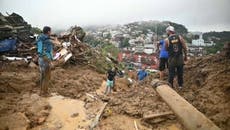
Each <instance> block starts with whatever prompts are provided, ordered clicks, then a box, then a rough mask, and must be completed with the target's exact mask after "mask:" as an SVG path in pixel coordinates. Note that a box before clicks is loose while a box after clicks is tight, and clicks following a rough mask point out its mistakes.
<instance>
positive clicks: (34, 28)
mask: <svg viewBox="0 0 230 130" xmlns="http://www.w3.org/2000/svg"><path fill="white" fill-rule="evenodd" d="M31 31H32V33H36V34H41V33H42V30H41V29H40V28H38V27H32V29H31Z"/></svg>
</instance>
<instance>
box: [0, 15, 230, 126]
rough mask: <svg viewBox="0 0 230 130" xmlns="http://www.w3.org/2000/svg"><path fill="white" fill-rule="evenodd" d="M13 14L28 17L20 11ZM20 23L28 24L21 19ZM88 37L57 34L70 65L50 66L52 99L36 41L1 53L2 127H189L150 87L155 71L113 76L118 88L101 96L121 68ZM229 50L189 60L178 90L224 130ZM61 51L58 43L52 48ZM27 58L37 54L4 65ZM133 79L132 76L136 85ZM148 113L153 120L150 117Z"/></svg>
mask: <svg viewBox="0 0 230 130" xmlns="http://www.w3.org/2000/svg"><path fill="white" fill-rule="evenodd" d="M1 17H3V16H2V15H1ZM11 17H13V18H14V17H15V18H19V19H20V20H21V21H22V20H23V19H22V18H21V17H19V16H18V15H16V14H13V15H12V16H9V18H11ZM4 18H5V17H4ZM7 18H8V17H6V19H7ZM22 23H23V25H27V23H26V22H25V21H24V20H23V21H22ZM1 24H3V25H4V27H5V24H9V23H8V22H7V20H5V22H1ZM10 24H12V23H10ZM28 26H29V25H28ZM7 28H8V27H7ZM11 28H12V29H14V27H11ZM3 31H4V30H3ZM20 34H21V33H20ZM11 35H13V34H11V33H10V36H11ZM84 36H85V33H84V31H83V30H82V28H80V27H78V26H75V27H72V28H71V29H70V33H68V34H65V35H63V36H60V37H58V39H59V41H60V42H61V43H63V41H65V42H70V46H69V47H68V48H67V49H66V50H65V51H68V53H71V54H72V57H71V58H70V59H69V60H68V61H67V62H66V63H65V64H63V63H59V62H57V64H58V66H56V67H55V68H53V70H52V77H51V81H50V88H49V93H50V95H49V96H48V97H41V96H39V90H40V88H39V69H38V66H37V65H36V57H34V54H35V53H36V46H35V44H31V43H27V44H25V43H24V42H22V39H21V41H20V42H19V44H18V45H17V49H16V52H14V53H12V52H10V53H8V52H7V53H3V54H4V55H5V57H4V56H2V55H1V58H0V130H8V129H9V130H12V129H17V130H26V129H31V130H40V129H47V130H57V129H63V130H72V129H73V130H75V129H76V130H83V129H92V128H94V129H98V130H135V129H140V130H150V129H158V130H165V129H169V130H175V129H176V130H177V129H179V130H182V129H184V127H183V125H182V124H181V123H180V121H179V120H178V119H177V117H176V116H175V115H174V114H173V113H172V111H171V110H170V108H169V107H168V106H167V104H166V103H165V102H164V101H163V100H162V99H161V98H160V96H158V94H157V93H156V91H155V90H154V89H153V88H152V87H151V85H150V83H151V81H152V79H154V78H158V76H157V74H153V75H150V76H149V77H148V78H147V79H146V81H145V82H143V83H138V82H136V81H135V79H136V72H135V71H133V72H128V71H127V72H126V77H123V78H117V79H116V85H115V88H116V91H114V92H113V93H112V94H110V95H108V96H106V95H104V91H105V86H106V82H105V80H106V76H105V74H102V73H105V72H106V69H107V68H109V67H111V66H114V64H116V66H119V64H118V63H117V61H116V60H115V59H114V58H112V57H109V56H105V55H103V54H102V53H101V52H100V50H99V49H95V48H91V47H89V46H88V45H87V44H86V43H83V42H82V41H83V38H84ZM6 37H8V36H6ZM4 38H5V37H4ZM18 40H20V38H18ZM226 45H227V44H226ZM229 46H230V45H229V44H228V47H227V46H225V47H226V48H225V52H224V53H223V54H219V55H213V56H206V57H201V58H194V59H191V60H190V61H189V62H188V63H187V64H186V65H185V75H184V77H185V79H184V81H185V84H184V89H183V90H181V91H178V90H177V89H176V91H178V93H179V94H180V95H181V96H183V97H184V98H185V99H186V100H187V101H188V102H189V103H191V104H192V105H193V106H195V107H196V108H197V109H198V110H199V111H201V112H202V113H203V114H204V115H205V116H207V117H208V118H209V119H211V120H212V121H213V122H214V123H215V124H216V125H217V126H218V127H220V128H221V129H223V130H227V129H229V128H230V109H229V107H230V82H229V79H230V59H229V50H230V47H229ZM62 49H63V46H62V45H61V44H60V45H57V46H55V48H54V51H55V52H59V51H60V50H62ZM20 50H22V51H20ZM22 52H24V53H22ZM21 54H22V55H21ZM27 54H28V55H32V58H33V60H31V58H30V60H25V59H24V60H23V59H22V60H20V61H16V60H15V59H11V60H13V61H9V60H10V58H9V57H8V60H6V58H7V57H6V56H27ZM19 59H20V58H19ZM128 77H129V78H131V79H133V84H130V82H129V81H128V80H127V78H128ZM150 115H155V116H154V117H153V118H148V117H149V116H150Z"/></svg>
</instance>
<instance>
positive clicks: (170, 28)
mask: <svg viewBox="0 0 230 130" xmlns="http://www.w3.org/2000/svg"><path fill="white" fill-rule="evenodd" d="M168 31H171V32H175V29H174V27H173V26H168V27H167V28H166V32H168Z"/></svg>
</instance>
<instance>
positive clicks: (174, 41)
mask: <svg viewBox="0 0 230 130" xmlns="http://www.w3.org/2000/svg"><path fill="white" fill-rule="evenodd" d="M166 33H167V35H168V38H166V39H165V48H166V50H167V51H168V55H169V58H168V64H169V77H168V82H169V83H170V84H171V86H172V87H173V79H174V77H175V74H177V80H178V84H179V89H181V88H182V87H183V66H184V61H187V47H186V44H185V41H184V39H183V37H182V36H180V35H177V34H176V33H175V29H174V27H173V26H169V27H167V28H166Z"/></svg>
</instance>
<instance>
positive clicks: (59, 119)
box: [42, 96, 90, 130]
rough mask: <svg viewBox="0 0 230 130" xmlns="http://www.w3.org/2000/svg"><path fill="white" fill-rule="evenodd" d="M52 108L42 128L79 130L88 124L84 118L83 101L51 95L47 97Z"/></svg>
mask: <svg viewBox="0 0 230 130" xmlns="http://www.w3.org/2000/svg"><path fill="white" fill-rule="evenodd" d="M47 101H48V102H49V104H50V105H51V107H52V109H51V111H50V115H49V117H48V118H47V120H46V122H45V124H44V125H43V126H42V128H43V129H44V128H45V129H60V130H81V129H86V128H87V127H88V126H89V123H90V122H89V121H87V120H86V110H85V108H84V105H85V103H84V102H83V101H80V100H75V99H70V98H65V97H63V96H53V97H50V98H48V99H47Z"/></svg>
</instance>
